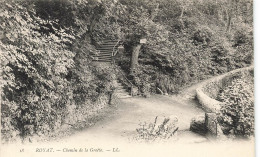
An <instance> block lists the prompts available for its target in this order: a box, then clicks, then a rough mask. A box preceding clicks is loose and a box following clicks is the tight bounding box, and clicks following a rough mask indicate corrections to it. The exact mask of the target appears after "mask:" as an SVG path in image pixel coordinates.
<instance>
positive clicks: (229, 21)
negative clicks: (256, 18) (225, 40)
mask: <svg viewBox="0 0 260 157" xmlns="http://www.w3.org/2000/svg"><path fill="white" fill-rule="evenodd" d="M231 19H232V15H229V16H228V21H227V32H229V31H230V28H231Z"/></svg>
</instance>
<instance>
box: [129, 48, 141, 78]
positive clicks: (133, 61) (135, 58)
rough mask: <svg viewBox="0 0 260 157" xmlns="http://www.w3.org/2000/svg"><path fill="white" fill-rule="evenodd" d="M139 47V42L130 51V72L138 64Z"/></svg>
mask: <svg viewBox="0 0 260 157" xmlns="http://www.w3.org/2000/svg"><path fill="white" fill-rule="evenodd" d="M140 49H141V44H139V45H137V46H136V47H135V48H134V49H133V52H132V58H131V68H130V73H131V74H132V73H133V72H134V70H135V68H136V66H137V65H138V57H139V52H140Z"/></svg>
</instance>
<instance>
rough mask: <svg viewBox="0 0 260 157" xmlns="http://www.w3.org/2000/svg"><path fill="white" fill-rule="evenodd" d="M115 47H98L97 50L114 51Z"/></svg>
mask: <svg viewBox="0 0 260 157" xmlns="http://www.w3.org/2000/svg"><path fill="white" fill-rule="evenodd" d="M113 48H114V46H112V47H111V46H102V47H98V48H97V50H113ZM115 48H116V47H115Z"/></svg>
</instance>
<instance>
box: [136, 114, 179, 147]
mask: <svg viewBox="0 0 260 157" xmlns="http://www.w3.org/2000/svg"><path fill="white" fill-rule="evenodd" d="M158 119H159V118H158V116H157V117H156V118H155V121H154V122H153V123H146V122H144V123H140V124H139V126H140V128H137V129H136V131H137V135H136V137H135V140H137V141H141V142H142V141H143V142H154V141H162V140H169V139H170V138H172V137H173V136H175V135H176V133H177V131H178V127H177V121H178V119H176V118H175V119H174V120H172V119H171V118H163V121H162V123H159V122H160V121H159V120H158Z"/></svg>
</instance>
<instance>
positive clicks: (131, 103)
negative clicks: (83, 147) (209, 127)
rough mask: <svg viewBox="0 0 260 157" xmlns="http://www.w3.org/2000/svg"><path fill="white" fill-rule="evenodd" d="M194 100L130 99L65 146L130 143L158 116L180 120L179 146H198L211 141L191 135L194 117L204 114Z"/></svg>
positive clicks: (168, 98)
mask: <svg viewBox="0 0 260 157" xmlns="http://www.w3.org/2000/svg"><path fill="white" fill-rule="evenodd" d="M197 105H198V104H197V102H196V101H195V100H194V99H189V98H188V99H187V98H182V97H181V96H180V95H178V96H161V95H153V96H152V97H151V98H141V97H136V98H127V99H122V102H121V103H120V104H119V105H118V106H117V109H116V110H115V111H114V112H113V113H110V114H108V115H107V116H105V117H104V120H102V121H99V122H97V123H96V124H95V125H94V126H92V127H91V128H87V129H85V130H82V131H80V132H78V133H76V134H74V135H72V136H70V137H68V138H65V139H63V140H62V142H63V143H64V142H68V143H71V142H81V143H82V142H98V141H100V142H102V141H103V140H106V141H107V140H108V141H112V140H113V141H114V142H116V141H118V142H122V141H125V142H129V141H131V139H132V138H133V136H134V135H135V134H136V128H138V127H139V124H140V122H153V121H154V119H155V117H156V116H165V117H168V116H170V115H174V116H177V117H178V126H179V131H178V138H179V140H178V141H179V142H184V143H198V142H204V141H207V139H206V138H205V137H203V136H200V135H197V134H194V133H192V132H190V131H189V127H190V121H191V119H192V118H193V117H195V116H197V115H199V114H204V111H203V110H202V109H200V108H199V106H197Z"/></svg>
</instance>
